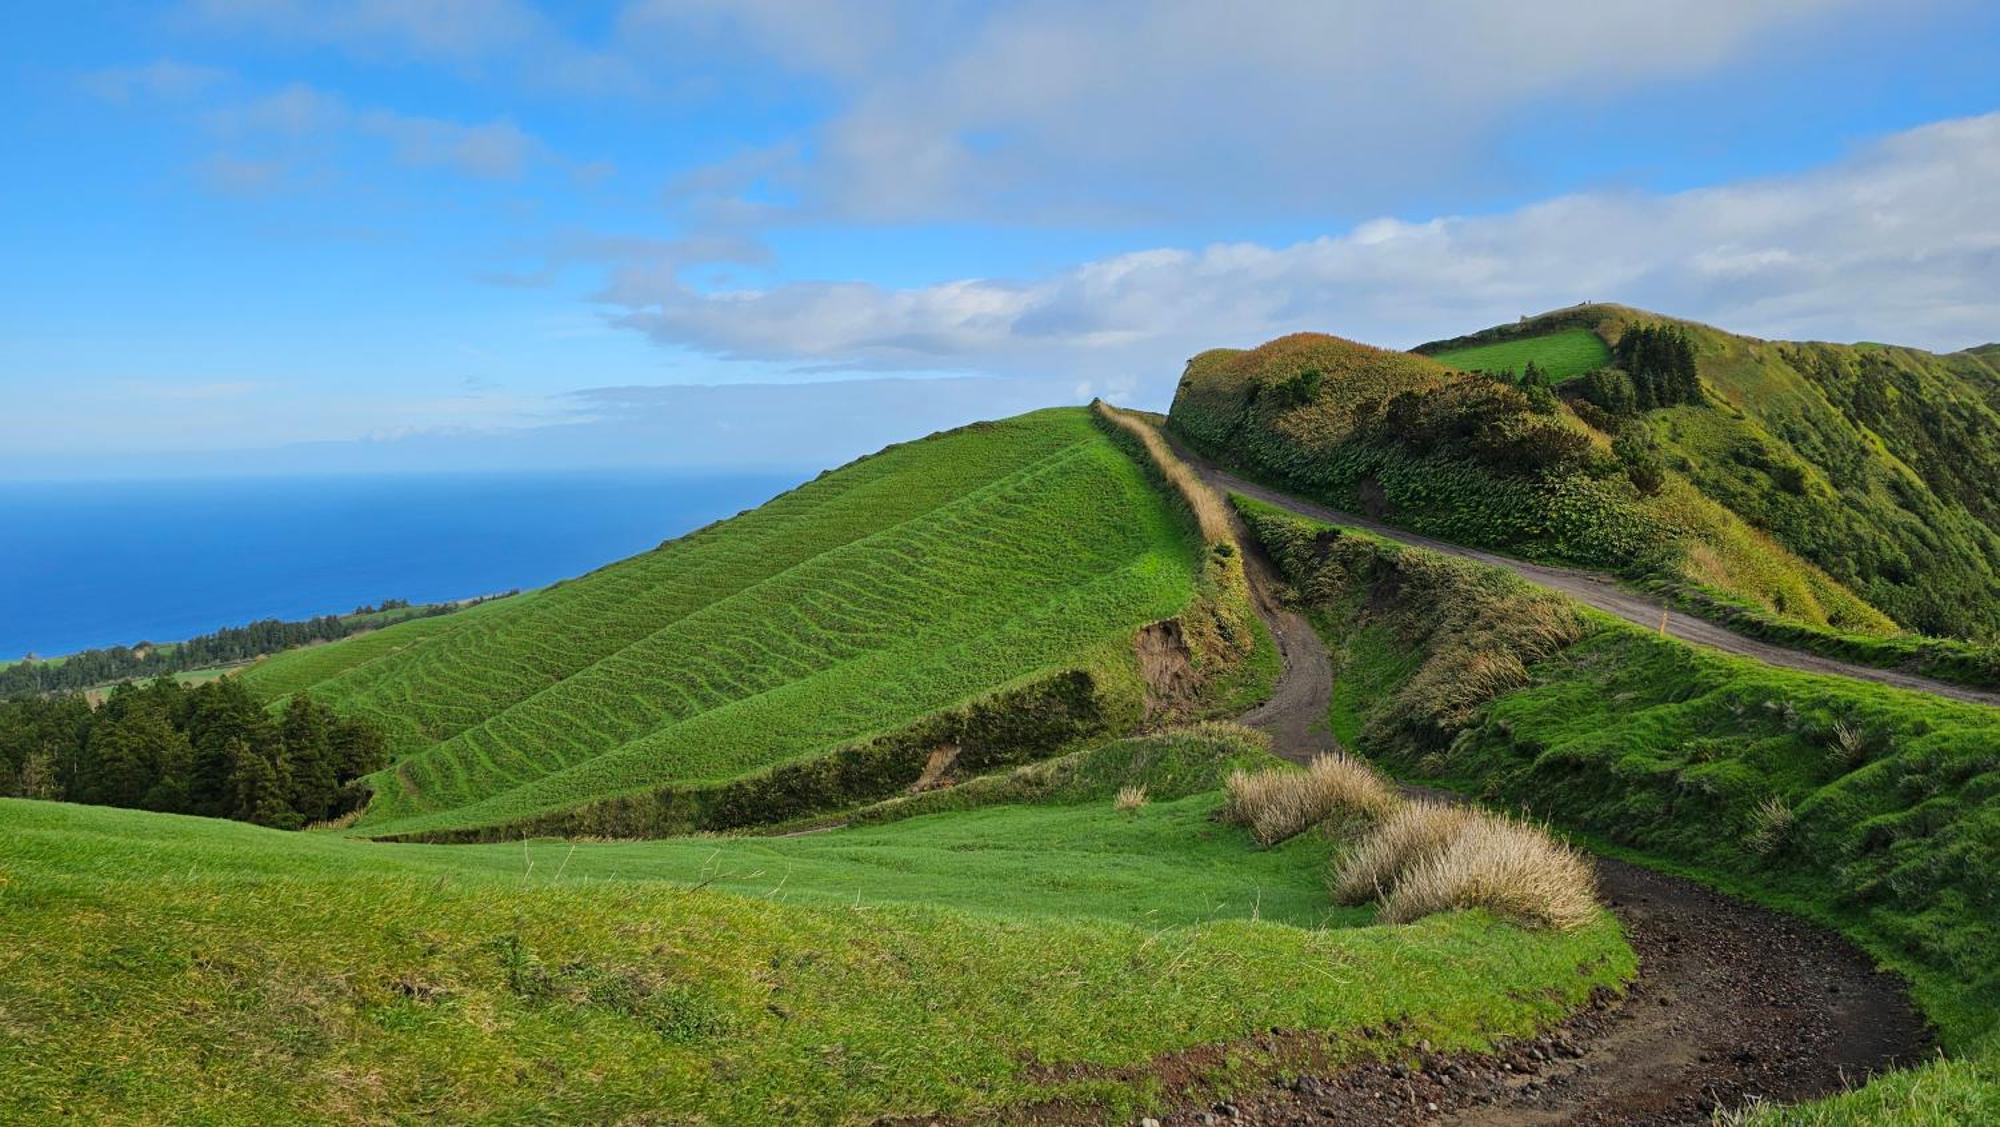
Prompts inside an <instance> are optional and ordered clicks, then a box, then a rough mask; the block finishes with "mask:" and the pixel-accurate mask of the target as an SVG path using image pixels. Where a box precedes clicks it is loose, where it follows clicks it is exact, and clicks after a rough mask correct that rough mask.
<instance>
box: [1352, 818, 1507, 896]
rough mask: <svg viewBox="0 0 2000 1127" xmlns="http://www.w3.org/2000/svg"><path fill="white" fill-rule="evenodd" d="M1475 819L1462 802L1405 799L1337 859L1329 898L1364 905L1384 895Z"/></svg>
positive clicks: (1448, 843)
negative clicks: (1445, 803)
mask: <svg viewBox="0 0 2000 1127" xmlns="http://www.w3.org/2000/svg"><path fill="white" fill-rule="evenodd" d="M1475 817H1477V815H1476V814H1475V813H1474V812H1473V811H1472V810H1469V809H1467V808H1465V807H1463V806H1446V805H1444V804H1442V803H1437V802H1406V803H1404V804H1403V805H1402V806H1401V807H1399V808H1397V809H1396V810H1394V811H1392V812H1391V813H1390V814H1389V816H1388V817H1386V818H1384V819H1382V822H1381V824H1380V825H1378V826H1376V827H1375V830H1374V832H1372V833H1370V834H1369V835H1368V836H1367V837H1365V838H1363V839H1362V840H1361V841H1360V843H1359V844H1357V845H1356V846H1355V847H1354V848H1353V849H1350V850H1348V851H1347V852H1346V853H1344V854H1342V855H1341V856H1340V857H1339V859H1338V860H1337V861H1336V862H1335V865H1334V872H1333V881H1332V885H1333V898H1334V899H1335V900H1337V901H1339V902H1340V903H1342V904H1362V903H1366V902H1367V901H1369V900H1373V899H1375V898H1376V897H1378V896H1387V895H1388V893H1389V890H1390V889H1391V888H1392V887H1393V886H1394V885H1395V884H1396V882H1397V881H1398V880H1399V879H1400V878H1401V877H1402V875H1403V874H1404V873H1406V872H1408V871H1409V870H1411V869H1412V868H1415V867H1416V865H1417V864H1418V863H1419V862H1421V861H1423V860H1424V859H1425V858H1427V857H1430V856H1433V855H1435V854H1437V853H1440V852H1442V851H1443V850H1444V848H1445V847H1446V846H1448V845H1450V844H1451V842H1452V841H1453V840H1454V839H1455V838H1457V837H1458V835H1459V832H1460V831H1462V830H1463V829H1464V828H1465V827H1466V825H1467V824H1468V823H1470V822H1471V821H1472V819H1473V818H1475Z"/></svg>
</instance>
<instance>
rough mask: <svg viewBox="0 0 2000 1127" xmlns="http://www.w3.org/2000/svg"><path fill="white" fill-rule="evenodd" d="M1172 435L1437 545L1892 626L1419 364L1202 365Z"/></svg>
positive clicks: (1509, 398)
mask: <svg viewBox="0 0 2000 1127" xmlns="http://www.w3.org/2000/svg"><path fill="white" fill-rule="evenodd" d="M1312 372H1318V373H1320V376H1319V377H1318V378H1317V379H1308V378H1306V376H1307V374H1308V373H1312ZM1308 392H1310V393H1309V394H1308ZM1171 423H1172V426H1173V428H1174V430H1175V432H1176V433H1178V434H1180V435H1182V436H1184V437H1185V438H1186V439H1187V440H1188V441H1189V442H1190V443H1191V444H1192V445H1193V446H1194V447H1195V448H1197V449H1199V450H1201V451H1202V452H1204V453H1206V454H1208V455H1209V456H1211V457H1214V458H1217V459H1218V460H1220V461H1223V462H1224V463H1226V464H1230V465H1234V466H1237V467H1239V468H1241V469H1243V470H1244V471H1246V472H1248V473H1251V474H1252V475H1254V476H1257V477H1261V478H1264V479H1266V480H1268V481H1271V482H1272V483H1274V484H1277V485H1279V486H1281V487H1284V488H1288V489H1292V490H1295V491H1298V492H1300V493H1302V494H1304V495H1308V496H1312V497H1315V498H1317V499H1320V500H1323V501H1326V502H1328V503H1330V504H1333V505H1335V506H1338V507H1340V508H1344V509H1348V510H1351V511H1357V512H1365V513H1368V514H1369V515H1371V516H1375V517H1378V518H1380V519H1384V520H1388V521H1391V522H1392V523H1395V524H1399V525H1402V526H1404V527H1406V528H1410V529H1412V530H1414V531H1417V532H1422V533H1425V534H1427V535H1431V536H1436V537H1439V538H1441V539H1445V540H1451V541H1454V542H1457V543H1462V544H1471V545H1477V546H1482V547H1491V548H1498V549H1501V550H1504V551H1509V552H1513V553H1516V554H1519V555H1525V556H1530V557H1535V558H1542V559H1550V560H1557V561H1563V562H1569V563H1577V564H1583V565H1586V566H1591V567H1598V568H1605V569H1611V570H1620V571H1624V572H1626V573H1627V574H1630V575H1633V576H1635V577H1647V578H1652V579H1656V580H1659V581H1663V582H1666V583H1668V584H1670V585H1672V586H1675V587H1684V588H1688V589H1697V588H1705V589H1713V590H1716V591H1720V592H1724V593H1726V594H1727V595H1729V596H1730V597H1733V598H1736V599H1738V600H1740V601H1743V602H1745V603H1747V604H1749V605H1751V606H1756V607H1760V608H1763V609H1764V610H1765V611H1766V612H1767V613H1772V614H1776V615H1782V616H1783V617H1786V618H1789V619H1792V620H1795V621H1799V622H1804V623H1807V624H1809V625H1813V626H1823V627H1824V626H1830V627H1836V628H1839V629H1842V630H1845V631H1847V632H1850V633H1856V634H1865V633H1875V634H1887V633H1889V632H1890V631H1892V630H1893V629H1894V628H1895V624H1894V623H1893V622H1891V621H1890V620H1889V619H1888V618H1887V617H1886V616H1884V615H1883V614H1882V613H1881V612H1880V611H1878V610H1876V609H1875V608H1873V607H1871V606H1869V605H1868V604H1867V603H1866V602H1864V601H1862V600H1861V599H1860V598H1857V597H1856V596H1855V595H1854V594H1853V593H1852V592H1851V591H1848V590H1847V589H1845V588H1844V587H1842V586H1841V584H1840V583H1838V582H1836V581H1835V580H1834V579H1833V578H1832V577H1830V576H1828V575H1827V574H1826V573H1825V572H1824V571H1822V570H1820V569H1819V568H1817V567H1814V566H1813V565H1811V564H1809V563H1807V562H1806V561H1804V560H1801V559H1799V558H1798V557H1797V556H1796V555H1794V554H1793V553H1791V552H1790V551H1788V550H1787V549H1786V548H1785V547H1784V546H1782V545H1780V544H1779V543H1778V542H1777V541H1775V540H1773V539H1772V538H1771V537H1770V536H1768V535H1765V534H1763V533H1761V532H1759V531H1757V530H1756V529H1755V528H1753V527H1751V526H1750V525H1749V524H1747V523H1746V522H1745V521H1744V520H1742V519H1741V518H1740V517H1739V516H1738V515H1737V514H1736V513H1734V512H1733V511H1731V510H1730V509H1728V508H1727V507H1725V506H1724V505H1721V504H1719V503H1717V502H1716V501H1715V500H1713V499H1712V498H1710V497H1708V496H1706V495H1704V494H1703V493H1702V492H1701V491H1700V490H1699V489H1697V488H1696V487H1695V486H1694V485H1693V484H1692V483H1690V482H1689V481H1688V480H1687V479H1685V478H1684V477H1681V476H1680V475H1678V474H1676V473H1673V472H1672V471H1670V470H1669V471H1663V472H1662V474H1661V476H1660V479H1659V480H1658V481H1657V482H1649V488H1648V489H1643V490H1642V489H1641V488H1640V487H1639V486H1638V484H1637V482H1636V480H1635V479H1634V477H1633V475H1632V474H1631V472H1630V471H1629V468H1628V466H1627V465H1626V464H1625V463H1624V462H1623V461H1622V460H1621V457H1620V456H1618V455H1616V454H1615V453H1614V451H1613V447H1612V444H1611V442H1610V440H1609V439H1608V438H1607V437H1606V436H1605V435H1603V434H1601V433H1599V432H1597V431H1596V430H1594V429H1592V428H1591V427H1589V426H1586V425H1585V424H1584V423H1583V422H1582V421H1581V420H1580V419H1579V418H1578V417H1577V416H1576V415H1575V414H1574V412H1572V411H1571V409H1570V408H1569V407H1567V406H1566V405H1564V404H1562V403H1559V402H1547V401H1540V402H1538V401H1537V400H1536V399H1534V398H1532V397H1530V396H1528V395H1524V394H1522V393H1521V392H1519V391H1517V390H1516V389H1514V388H1512V387H1510V386H1505V385H1502V384H1499V383H1496V382H1495V381H1493V380H1490V379H1487V378H1485V377H1482V376H1475V375H1466V374H1462V373H1455V372H1452V371H1450V370H1449V369H1447V368H1445V367H1444V366H1443V365H1441V364H1439V363H1437V362H1436V361H1434V360H1431V359H1430V358H1428V357H1422V356H1415V355H1411V354H1408V353H1398V352H1386V351H1383V350H1381V349H1374V348H1369V347H1367V346H1365V345H1358V344H1354V343H1352V342H1348V341H1342V340H1340V339H1338V338H1335V337H1328V336H1318V335H1311V334H1300V335H1297V336H1291V337H1283V338H1280V339H1279V340H1276V341H1272V342H1271V343H1269V344H1266V345H1264V346H1262V347H1261V348H1258V349H1254V350H1251V351H1249V352H1211V353H1203V354H1202V355H1201V356H1197V357H1195V359H1194V360H1192V361H1190V362H1189V364H1188V369H1187V373H1186V375H1185V376H1183V378H1182V380H1181V384H1180V389H1179V391H1178V392H1177V393H1176V395H1175V397H1174V405H1173V412H1172V415H1171Z"/></svg>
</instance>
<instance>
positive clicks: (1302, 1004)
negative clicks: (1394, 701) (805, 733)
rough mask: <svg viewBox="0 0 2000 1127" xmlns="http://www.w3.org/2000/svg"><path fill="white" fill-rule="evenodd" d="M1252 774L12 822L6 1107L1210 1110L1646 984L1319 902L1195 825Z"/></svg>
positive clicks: (815, 1112) (7, 876)
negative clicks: (546, 832)
mask: <svg viewBox="0 0 2000 1127" xmlns="http://www.w3.org/2000/svg"><path fill="white" fill-rule="evenodd" d="M1259 762H1264V763H1268V762H1269V758H1268V753H1265V752H1263V751H1262V750H1261V749H1260V747H1259V744H1258V741H1257V740H1255V739H1254V738H1252V737H1251V736H1250V734H1248V733H1245V732H1243V731H1242V730H1241V729H1232V728H1227V727H1217V726H1208V727H1204V728H1198V729H1195V730H1194V731H1193V732H1192V733H1186V734H1181V735H1172V736H1164V737H1149V738H1145V739H1138V740H1130V741H1125V742H1122V743H1118V744H1113V745H1110V746H1108V747H1106V748H1102V749H1099V750H1097V751H1094V752H1090V753H1084V754H1080V755H1077V756H1072V757H1070V758H1069V759H1066V760H1062V761H1058V762H1057V763H1056V764H1050V765H1038V766H1036V767H1030V768H1023V769H1021V771H1018V772H1016V775H1015V777H1011V778H999V779H994V780H991V781H990V782H989V783H988V784H986V785H985V786H984V787H983V788H981V791H982V792H983V797H981V796H979V795H970V796H959V797H957V798H956V799H955V800H954V802H953V803H952V804H951V805H949V806H948V807H946V808H943V810H942V812H937V813H929V814H926V813H924V812H923V811H922V809H910V810H903V811H899V812H898V813H899V814H900V815H907V816H899V817H897V818H895V820H891V821H885V822H882V823H880V824H871V825H867V826H862V827H857V828H854V829H850V830H842V831H833V832H829V833H825V834H820V835H812V836H807V837H799V838H786V839H696V840H685V841H660V842H645V843H630V844H576V845H571V844H557V843H540V844H535V845H531V846H527V847H525V848H524V847H522V846H519V845H515V846H417V845H385V844H380V843H371V842H362V841H355V840H351V839H345V838H340V837H336V836H332V835H323V834H285V833H281V832H277V831H270V830H264V829H259V828H256V827H252V826H246V825H241V824H235V823H227V822H214V821H203V820H199V819H191V818H180V817H173V816H166V815H152V814H143V813H136V812H129V811H119V810H110V809H101V808H91V807H80V806H65V805H58V804H50V803H33V802H21V801H12V800H9V801H4V802H0V831H4V832H0V1118H4V1119H29V1118H47V1117H52V1116H54V1115H56V1114H58V1113H62V1114H68V1115H71V1116H75V1117H79V1118H82V1119H86V1120H87V1119H92V1118H99V1117H103V1116H106V1115H112V1114H115V1115H117V1116H119V1117H122V1118H128V1119H138V1120H152V1121H161V1122H168V1121H190V1120H204V1121H212V1122H259V1121H262V1122H271V1121H276V1120H284V1121H291V1120H295V1119H298V1118H302V1117H303V1118H308V1119H319V1120H329V1121H350V1120H354V1119H360V1118H400V1119H413V1118H424V1119H431V1118H435V1119H442V1120H447V1121H465V1120H483V1121H494V1120H497V1121H503V1122H541V1121H565V1122H576V1121H598V1120H616V1119H629V1118H633V1117H639V1118H644V1117H646V1116H648V1115H654V1114H657V1113H658V1111H659V1110H660V1109H662V1108H671V1109H673V1111H674V1113H675V1114H676V1115H678V1116H683V1117H686V1118H689V1119H705V1120H708V1121H718V1122H763V1121H769V1120H770V1119H773V1118H781V1117H796V1118H804V1119H807V1120H813V1121H866V1120H872V1119H874V1118H877V1117H880V1116H885V1115H890V1116H893V1115H916V1116H924V1115H933V1114H967V1115H977V1114H981V1113H985V1114H997V1113H1004V1112H1005V1111H1006V1109H1010V1108H1020V1107H1022V1106H1023V1105H1025V1104H1031V1103H1036V1102H1040V1101H1046V1100H1056V1099H1060V1100H1065V1101H1069V1102H1070V1103H1071V1104H1072V1105H1076V1106H1081V1107H1085V1108H1095V1109H1098V1112H1099V1113H1102V1114H1105V1115H1123V1114H1130V1113H1132V1112H1134V1111H1136V1110H1139V1109H1143V1108H1146V1107H1149V1106H1153V1105H1154V1101H1156V1100H1157V1099H1158V1098H1159V1096H1160V1091H1159V1082H1158V1080H1157V1078H1156V1077H1155V1075H1154V1074H1153V1073H1152V1072H1150V1071H1149V1069H1148V1065H1149V1064H1151V1063H1152V1062H1154V1061H1156V1060H1157V1059H1158V1058H1160V1057H1161V1056H1163V1055H1166V1054H1172V1053H1175V1052H1177V1051H1180V1050H1184V1049H1190V1048H1194V1047H1197V1046H1207V1045H1217V1044H1224V1045H1232V1046H1235V1048H1233V1049H1232V1050H1231V1051H1230V1052H1228V1053H1225V1054H1223V1055H1222V1056H1221V1057H1219V1058H1217V1061H1216V1063H1215V1065H1214V1067H1213V1071H1212V1074H1211V1075H1210V1076H1209V1077H1208V1080H1209V1081H1210V1082H1211V1083H1213V1084H1215V1085H1217V1086H1218V1087H1219V1088H1221V1089H1223V1090H1226V1089H1227V1088H1228V1087H1229V1085H1230V1084H1231V1083H1232V1078H1234V1079H1238V1080H1240V1079H1247V1078H1248V1077H1249V1076H1253V1075H1263V1074H1266V1073H1268V1071H1269V1070H1270V1069H1272V1068H1273V1067H1281V1066H1282V1062H1280V1061H1276V1060H1273V1059H1271V1058H1270V1057H1269V1056H1268V1055H1267V1054H1266V1052H1265V1050H1262V1049H1259V1048H1257V1047H1256V1045H1255V1044H1254V1043H1253V1042H1251V1041H1250V1040H1249V1039H1250V1038H1252V1037H1253V1036H1256V1035H1260V1034H1262V1033H1264V1032H1265V1031H1267V1030H1270V1029H1272V1028H1281V1029H1286V1030H1298V1031H1309V1034H1310V1035H1309V1036H1308V1040H1309V1041H1311V1042H1313V1043H1316V1044H1318V1045H1319V1047H1321V1048H1323V1049H1325V1050H1327V1051H1331V1052H1333V1053H1335V1054H1336V1055H1339V1054H1347V1053H1353V1054H1368V1053H1398V1052H1407V1051H1408V1047H1409V1046H1411V1045H1414V1044H1415V1042H1416V1041H1418V1040H1419V1039H1429V1040H1431V1041H1433V1042H1434V1043H1437V1044H1439V1045H1446V1046H1476V1045H1480V1044H1483V1043H1487V1042H1489V1041H1490V1039H1491V1038H1493V1037H1497V1036H1502V1035H1519V1034H1523V1033H1526V1032H1528V1031H1529V1030H1531V1029H1532V1028H1534V1027H1536V1026H1538V1025H1541V1024H1546V1023H1547V1022H1549V1021H1552V1020H1554V1019H1556V1018H1557V1017H1558V1016H1560V1015H1561V1014H1562V1013H1563V1012H1565V1011H1566V1010H1567V1009H1569V1008H1571V1007H1573V1006H1575V1005H1577V1004H1578V1003H1579V1002H1581V1001H1582V1000H1583V998H1584V997H1585V996H1586V995H1587V994H1588V993H1589V991H1590V990H1592V989H1593V988H1595V987H1599V986H1615V985H1616V984H1618V983H1620V982H1622V981H1623V980H1624V979H1625V978H1626V977H1627V976H1629V974H1630V973H1631V971H1632V969H1633V960H1632V956H1631V953H1630V951H1629V949H1628V948H1626V947H1625V946H1624V944H1623V942H1622V940H1621V939H1620V937H1619V935H1618V930H1617V927H1616V925H1615V923H1614V922H1612V921H1611V919H1610V918H1609V917H1608V916H1600V917H1599V919H1598V920H1597V922H1595V923H1593V924H1591V925H1589V926H1586V927H1584V928H1582V929H1580V930H1577V931H1573V932H1543V931H1530V930H1525V929H1523V928H1520V927H1517V926H1515V925H1513V924H1509V923H1504V922H1501V921H1499V920H1497V919H1495V918H1493V917H1491V916H1489V915H1487V914H1485V913H1483V912H1460V913H1453V914H1449V915H1444V916H1436V917H1432V918H1429V919H1425V920H1422V921H1420V922H1418V923H1415V924H1411V925H1407V926H1400V927H1386V926H1373V925H1370V924H1369V923H1368V921H1369V917H1370V911H1371V910H1370V909H1334V908H1331V907H1330V906H1329V904H1328V901H1327V898H1326V894H1325V891H1324V888H1323V885H1322V883H1321V881H1322V873H1323V870H1324V866H1325V862H1326V859H1327V855H1328V852H1329V850H1330V849H1332V848H1333V846H1332V845H1331V844H1330V843H1329V842H1328V841H1326V840H1323V839H1321V838H1319V837H1317V836H1313V835H1308V836H1305V837H1302V838H1299V839H1295V840H1293V841H1292V842H1290V843H1287V844H1286V845H1284V846H1281V847H1279V848H1276V849H1271V850H1264V849H1260V848H1258V847H1256V846H1255V845H1254V844H1253V843H1251V842H1250V840H1249V839H1248V837H1247V836H1246V835H1245V834H1244V832H1243V831H1242V830H1240V829H1237V828H1235V827H1231V826H1224V825H1220V824H1217V823H1216V822H1214V821H1213V820H1212V819H1211V814H1212V813H1213V812H1214V811H1215V809H1216V808H1217V807H1218V806H1219V805H1220V803H1221V796H1220V794H1219V793H1218V780H1219V778H1220V777H1221V775H1222V774H1223V772H1224V771H1225V770H1226V769H1227V768H1229V767H1231V766H1234V765H1242V764H1248V765H1255V764H1257V763H1259ZM1114 784H1115V785H1117V786H1120V787H1123V786H1128V785H1145V786H1148V787H1149V790H1150V791H1151V792H1152V793H1154V794H1156V795H1157V796H1158V797H1157V798H1155V799H1154V800H1153V801H1151V802H1148V803H1147V804H1145V805H1143V806H1140V807H1139V808H1137V809H1136V810H1133V809H1117V808H1115V806H1114V804H1113V802H1112V801H1111V799H1110V798H1109V797H1108V796H1107V795H1106V794H1105V788H1106V787H1108V786H1112V785H1114ZM1028 794H1033V795H1035V796H1036V800H1035V801H1033V802H1023V801H1020V799H1021V798H1022V797H1023V796H1024V795H1028ZM1392 1023H1394V1028H1393V1031H1390V1032H1387V1034H1386V1035H1383V1034H1384V1031H1385V1030H1389V1027H1390V1026H1391V1024H1392ZM1364 1029H1370V1030H1374V1031H1375V1035H1374V1036H1361V1035H1360V1031H1362V1030H1364Z"/></svg>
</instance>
